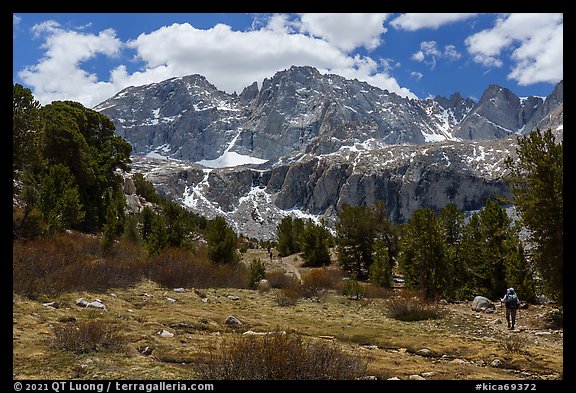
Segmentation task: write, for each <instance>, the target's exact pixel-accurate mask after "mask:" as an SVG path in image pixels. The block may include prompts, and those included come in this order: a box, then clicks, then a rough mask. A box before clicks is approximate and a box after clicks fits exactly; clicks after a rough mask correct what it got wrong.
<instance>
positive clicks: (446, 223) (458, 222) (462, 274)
mask: <svg viewBox="0 0 576 393" xmlns="http://www.w3.org/2000/svg"><path fill="white" fill-rule="evenodd" d="M438 224H439V225H440V230H441V231H442V234H443V236H444V239H445V246H446V248H445V258H446V264H447V271H448V274H449V275H450V276H451V280H449V281H448V283H447V285H448V286H449V288H446V290H445V295H447V296H448V297H451V298H456V299H465V298H468V297H469V296H471V295H472V293H470V292H469V290H470V288H468V283H469V280H470V277H469V273H468V269H467V266H466V264H464V263H462V260H461V259H460V256H461V255H460V254H461V250H462V240H463V237H464V213H463V212H461V211H460V210H458V207H457V206H456V205H455V204H454V203H450V204H448V205H446V206H445V207H444V208H443V209H442V210H441V211H440V214H439V215H438Z"/></svg>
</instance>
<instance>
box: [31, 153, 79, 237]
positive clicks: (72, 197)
mask: <svg viewBox="0 0 576 393" xmlns="http://www.w3.org/2000/svg"><path fill="white" fill-rule="evenodd" d="M36 204H37V206H38V208H39V209H40V211H41V212H42V214H43V217H44V221H45V222H46V224H47V231H48V233H56V232H61V231H63V230H64V229H66V228H69V227H70V226H72V225H74V224H76V223H78V222H80V221H81V220H82V218H83V217H84V212H83V210H82V205H81V203H80V197H79V193H78V187H77V186H76V183H75V182H74V177H73V176H72V174H71V173H70V171H69V170H68V168H67V167H65V166H64V165H60V164H56V165H51V166H50V167H49V168H48V169H47V172H46V173H45V174H44V176H43V178H42V181H41V183H40V186H39V192H38V200H37V202H36Z"/></svg>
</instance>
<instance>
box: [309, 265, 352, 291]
mask: <svg viewBox="0 0 576 393" xmlns="http://www.w3.org/2000/svg"><path fill="white" fill-rule="evenodd" d="M343 277H344V273H343V272H342V271H341V270H335V269H323V268H317V269H311V270H309V271H308V272H305V273H304V274H303V275H302V281H303V284H302V285H303V286H304V287H306V288H314V289H317V290H321V289H339V288H340V286H341V283H342V278H343Z"/></svg>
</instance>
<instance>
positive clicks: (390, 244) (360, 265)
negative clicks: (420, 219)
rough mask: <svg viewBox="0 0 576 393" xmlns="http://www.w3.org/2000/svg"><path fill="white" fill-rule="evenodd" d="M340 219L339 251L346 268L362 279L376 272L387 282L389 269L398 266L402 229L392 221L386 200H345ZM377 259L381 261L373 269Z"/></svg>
mask: <svg viewBox="0 0 576 393" xmlns="http://www.w3.org/2000/svg"><path fill="white" fill-rule="evenodd" d="M338 219H339V221H338V222H337V223H336V233H337V239H336V245H337V247H336V252H337V255H338V262H339V263H340V266H341V267H342V269H343V270H344V271H346V272H347V273H348V274H350V275H351V276H353V277H356V278H357V279H359V280H365V279H367V278H369V277H370V275H371V274H372V276H373V278H374V279H376V280H377V281H379V282H381V283H382V284H384V285H387V284H386V283H387V282H388V272H391V271H392V269H393V268H394V265H395V263H396V262H395V261H396V257H397V255H398V252H399V246H398V244H399V243H398V241H399V231H398V227H397V226H395V225H393V224H392V223H390V221H388V218H387V214H386V208H385V206H384V203H383V202H382V201H376V202H375V203H374V206H372V207H367V206H350V205H347V204H344V205H342V208H341V209H340V211H339V212H338ZM375 260H378V263H379V265H378V267H374V268H372V269H371V266H372V264H373V262H374V261H375ZM382 263H387V264H388V266H384V265H382ZM370 270H372V273H370ZM377 276H378V278H377Z"/></svg>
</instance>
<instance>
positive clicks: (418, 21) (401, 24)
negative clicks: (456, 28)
mask: <svg viewBox="0 0 576 393" xmlns="http://www.w3.org/2000/svg"><path fill="white" fill-rule="evenodd" d="M476 15H478V14H464V13H460V14H447V13H440V14H435V13H423V14H418V13H413V14H402V15H400V16H398V17H396V18H394V19H393V20H392V22H390V24H391V25H392V26H393V27H394V28H395V29H397V30H408V31H415V30H419V29H437V28H439V27H440V26H443V25H446V24H449V23H454V22H459V21H462V20H466V19H469V18H472V17H474V16H476Z"/></svg>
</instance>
